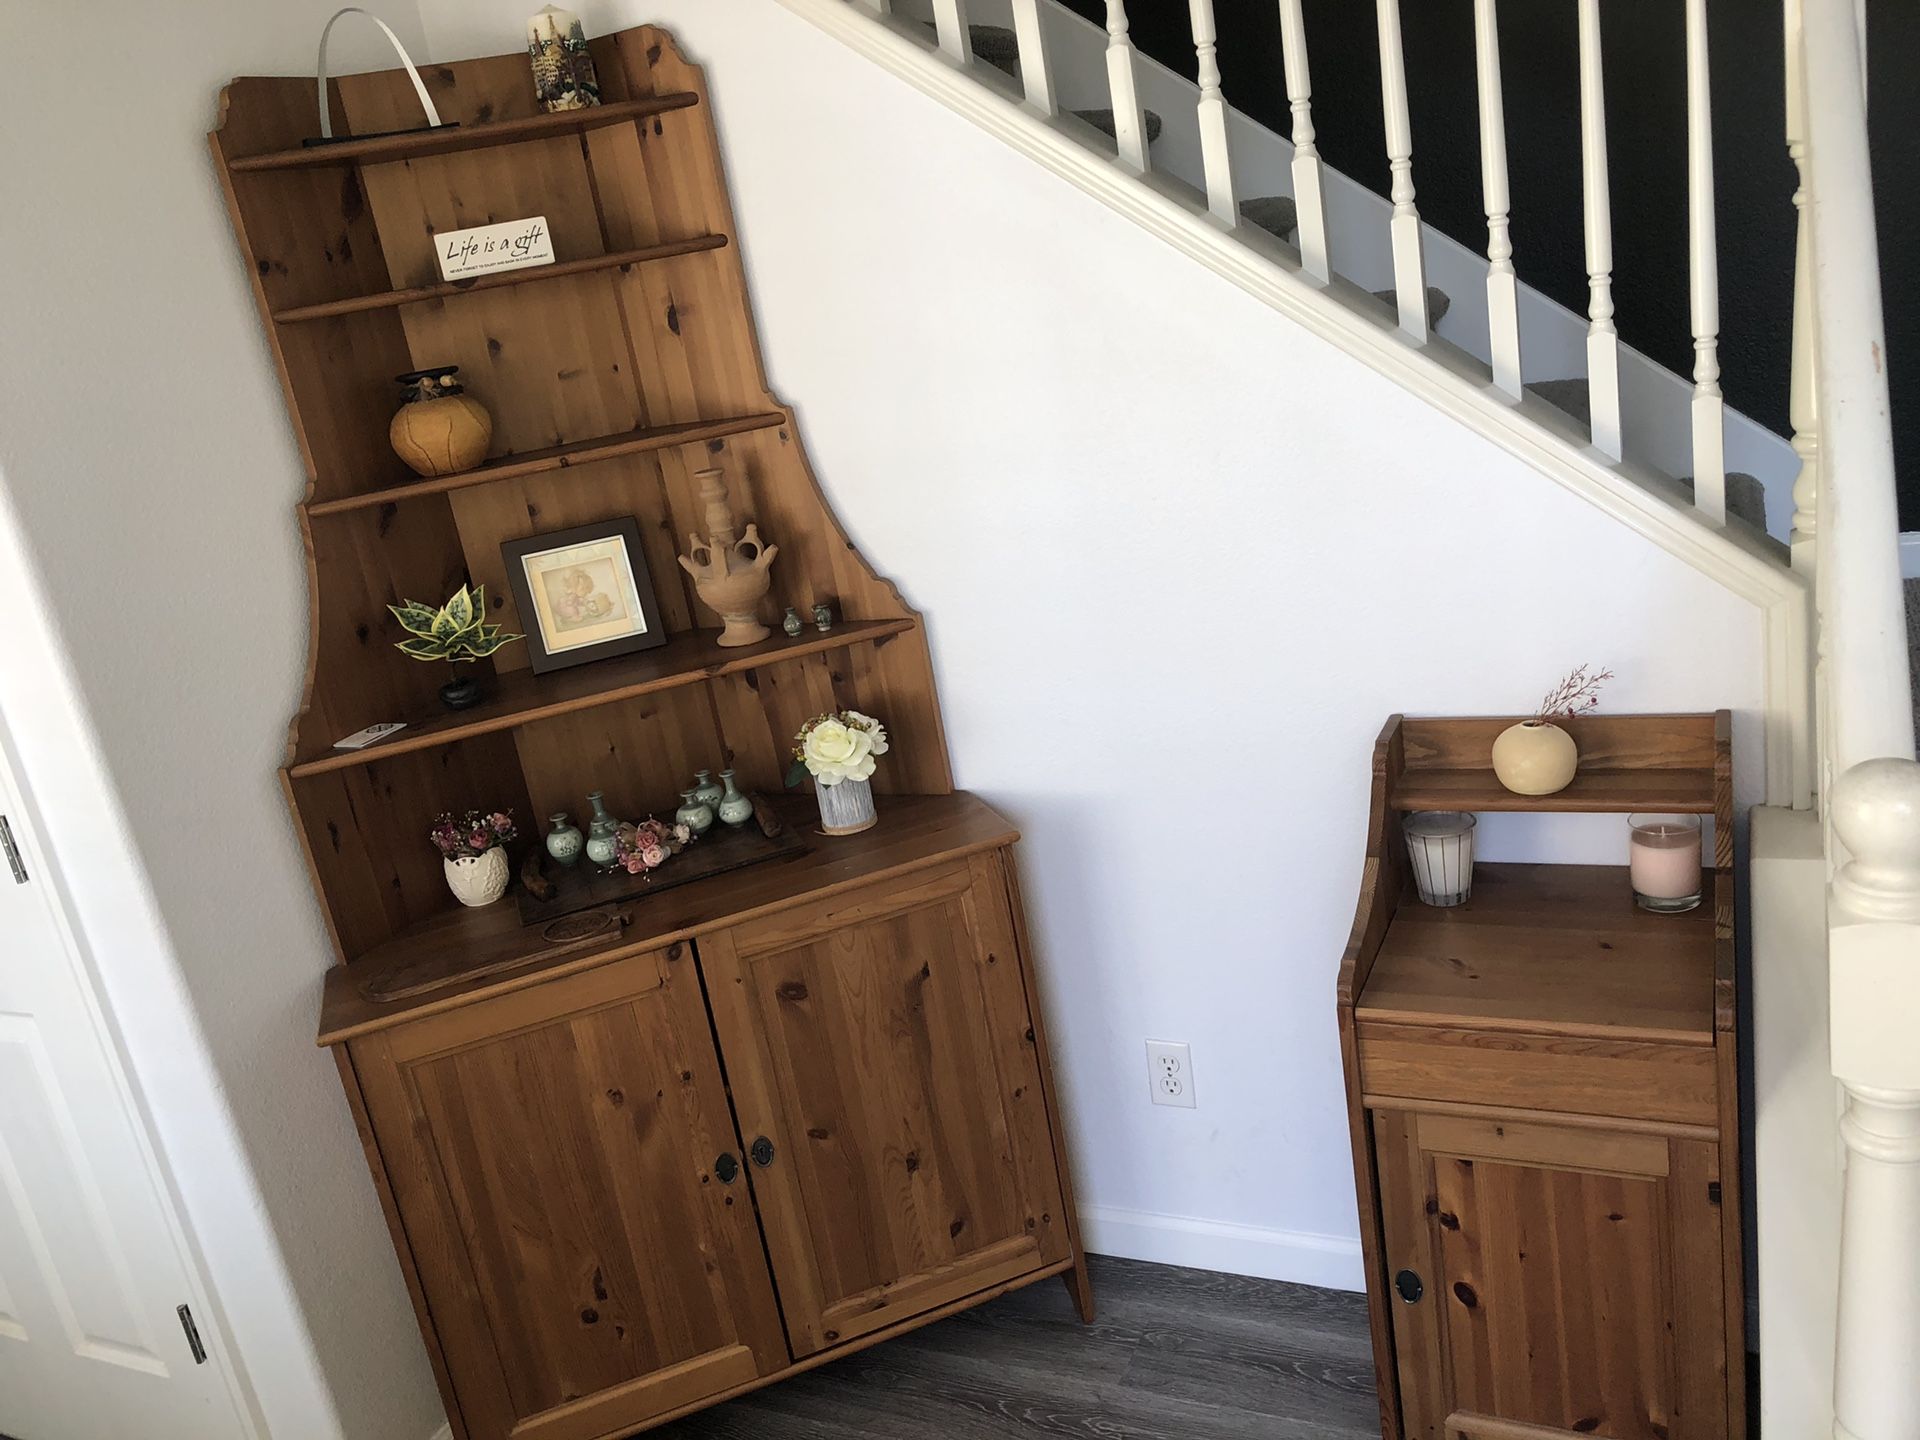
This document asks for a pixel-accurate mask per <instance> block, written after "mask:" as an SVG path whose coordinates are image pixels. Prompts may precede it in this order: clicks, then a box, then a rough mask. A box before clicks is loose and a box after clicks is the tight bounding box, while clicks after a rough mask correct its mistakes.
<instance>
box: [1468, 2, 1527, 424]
mask: <svg viewBox="0 0 1920 1440" xmlns="http://www.w3.org/2000/svg"><path fill="white" fill-rule="evenodd" d="M1473 40H1474V56H1475V60H1476V68H1477V72H1478V74H1479V78H1480V188H1481V190H1482V191H1484V192H1485V194H1486V205H1487V339H1488V342H1489V344H1490V345H1491V346H1492V350H1491V354H1492V356H1493V383H1494V386H1495V388H1496V389H1498V390H1500V391H1501V392H1502V393H1503V394H1506V395H1510V396H1512V397H1513V398H1514V399H1516V400H1518V399H1519V398H1520V387H1521V384H1522V380H1521V374H1520V292H1519V277H1518V276H1517V275H1515V274H1514V269H1513V236H1512V234H1511V232H1510V216H1511V212H1512V209H1513V202H1512V200H1511V199H1510V198H1509V196H1508V194H1507V112H1506V105H1505V101H1504V100H1503V98H1502V96H1501V92H1500V21H1499V16H1498V14H1497V13H1496V11H1495V9H1494V0H1473Z"/></svg>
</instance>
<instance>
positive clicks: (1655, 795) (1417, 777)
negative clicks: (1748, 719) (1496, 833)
mask: <svg viewBox="0 0 1920 1440" xmlns="http://www.w3.org/2000/svg"><path fill="white" fill-rule="evenodd" d="M1390 799H1391V803H1392V805H1393V808H1394V809H1396V810H1535V811H1561V812H1573V813H1585V814H1627V813H1629V812H1633V811H1643V810H1644V811H1650V812H1655V813H1673V814H1682V815H1711V814H1712V813H1713V771H1711V770H1604V769H1593V770H1585V769H1583V770H1581V771H1580V772H1579V773H1578V774H1576V775H1575V776H1574V778H1573V783H1572V784H1571V785H1569V786H1567V788H1566V789H1564V790H1560V791H1557V792H1555V793H1554V794H1552V795H1516V794H1514V793H1513V792H1512V791H1511V790H1509V789H1507V788H1506V787H1505V786H1504V785H1502V784H1501V783H1500V782H1499V781H1498V780H1496V779H1495V778H1494V775H1493V770H1492V769H1491V767H1489V768H1488V769H1485V770H1464V769H1463V770H1408V771H1406V772H1405V773H1404V774H1402V775H1401V776H1400V778H1399V779H1398V780H1397V781H1396V782H1395V783H1394V786H1393V792H1392V795H1391V797H1390Z"/></svg>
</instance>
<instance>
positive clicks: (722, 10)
mask: <svg viewBox="0 0 1920 1440" xmlns="http://www.w3.org/2000/svg"><path fill="white" fill-rule="evenodd" d="M522 8H523V7H521V6H519V5H518V4H516V3H509V0H426V3H425V4H424V5H423V7H422V15H423V19H424V22H425V25H426V29H427V34H428V39H429V44H430V48H431V51H432V53H433V55H434V57H435V58H436V59H457V58H460V57H462V56H467V55H475V54H483V53H489V52H494V51H498V50H500V49H502V48H504V46H506V45H507V44H508V43H510V42H511V39H512V36H513V35H514V33H515V27H516V26H517V24H518V20H519V16H520V11H521V9H522ZM582 13H583V14H584V16H585V17H586V18H587V20H588V22H589V27H590V29H592V30H594V31H595V32H599V31H604V30H606V29H610V28H615V27H617V26H620V25H626V24H637V23H641V22H644V21H658V22H659V23H662V24H665V25H668V26H670V27H672V28H673V29H674V30H675V31H676V33H677V34H678V35H679V36H680V39H681V41H682V43H683V46H684V47H685V48H686V50H687V51H688V52H689V54H691V55H692V56H693V57H694V58H695V59H697V60H699V61H702V62H704V63H706V64H707V65H708V66H709V72H708V78H709V81H710V82H711V84H712V86H713V89H714V100H715V109H716V114H717V118H718V121H719V126H720V131H721V139H722V143H723V146H724V149H725V155H726V161H727V165H728V170H729V176H730V180H731V183H732V186H733V190H734V198H735V204H736V208H737V211H738V217H739V223H740V229H741V236H742V239H741V249H742V252H743V254H744V258H745V261H746V264H747V268H748V274H749V278H750V280H751V283H752V286H753V295H754V299H755V302H756V304H757V305H758V307H759V309H758V313H759V320H760V332H761V338H762V341H763V343H764V345H765V347H766V353H767V360H768V366H769V369H770V371H771V374H772V377H773V382H774V385H775V387H776V388H777V389H778V390H779V391H780V393H781V394H782V395H783V396H785V397H787V398H789V399H791V400H792V401H793V402H794V403H795V404H796V405H797V406H798V407H799V414H800V422H801V425H802V428H803V430H804V433H805V437H806V441H807V444H808V447H809V450H810V452H811V454H812V456H813V459H814V461H815V464H816V466H817V468H818V469H819V472H820V475H821V479H822V481H823V482H824V484H825V486H826V488H827V491H828V493H829V495H830V496H831V497H832V499H833V501H834V503H835V505H836V507H837V508H838V510H839V512H840V514H841V515H842V517H843V518H844V519H845V520H846V522H847V523H848V525H849V526H850V528H851V529H852V531H853V533H854V534H855V536H856V538H857V540H858V541H859V543H860V545H861V548H862V549H863V550H864V551H865V553H866V554H867V555H868V556H870V557H871V558H872V559H873V560H874V562H875V563H876V564H877V565H878V566H879V567H880V568H881V569H882V570H884V571H886V572H887V573H889V574H891V575H893V576H896V577H898V578H899V580H900V581H901V584H902V587H903V590H904V592H905V593H906V595H907V597H908V599H909V600H910V601H911V602H912V603H914V604H915V605H917V606H919V607H921V608H922V609H923V610H924V611H925V612H926V614H927V616H928V621H929V626H930V631H931V636H932V642H933V649H934V658H935V663H936V664H937V665H938V667H939V676H940V687H941V697H942V700H943V702H944V705H945V709H946V716H947V723H948V735H949V739H950V741H951V744H952V747H953V751H954V760H955V764H956V767H957V770H958V774H959V779H960V782H961V783H962V784H964V785H966V786H968V787H970V788H973V789H976V790H979V791H981V792H982V793H983V794H985V795H986V796H987V797H988V798H990V799H991V800H993V801H994V802H995V803H996V804H998V805H1000V806H1001V807H1003V808H1004V809H1005V810H1006V811H1007V812H1008V813H1009V814H1010V815H1011V816H1012V817H1013V818H1014V819H1016V820H1017V821H1018V822H1019V823H1020V825H1021V826H1022V828H1023V829H1024V831H1025V834H1026V837H1027V839H1026V844H1025V845H1024V847H1023V853H1024V856H1025V861H1024V868H1025V875H1026V890H1027V900H1028V903H1029V905H1030V906H1031V908H1032V910H1033V912H1034V916H1033V918H1034V921H1035V923H1036V926H1037V944H1038V946H1039V949H1040V951H1041V957H1042V961H1043V963H1044V965H1045V973H1046V988H1047V992H1048V997H1049V1001H1050V1024H1051V1026H1052V1029H1053V1033H1054V1037H1055V1045H1056V1049H1057V1051H1058V1055H1057V1060H1058V1062H1059V1064H1060V1066H1061V1068H1062V1070H1063V1072H1064V1073H1063V1077H1062V1079H1063V1086H1064V1089H1065V1091H1066V1096H1067V1103H1068V1112H1069V1121H1070V1124H1071V1126H1072V1129H1073V1140H1074V1151H1075V1155H1076V1158H1077V1161H1078V1172H1079V1185H1080V1199H1081V1202H1082V1205H1083V1207H1084V1208H1087V1209H1088V1210H1089V1211H1090V1212H1091V1216H1092V1218H1093V1220H1094V1225H1093V1227H1092V1232H1091V1233H1092V1237H1093V1240H1094V1243H1095V1244H1096V1245H1098V1246H1102V1247H1105V1248H1111V1249H1117V1250H1118V1251H1119V1252H1120V1253H1131V1254H1143V1255H1149V1256H1190V1257H1195V1258H1205V1259H1207V1260H1210V1261H1212V1262H1215V1263H1222V1264H1231V1265H1233V1266H1236V1267H1239V1268H1244V1269H1248V1270H1256V1271H1261V1272H1263V1273H1269V1274H1279V1275H1285V1276H1289V1277H1291V1278H1299V1279H1310V1280H1318V1281H1323V1282H1329V1283H1356V1282H1357V1280H1358V1264H1357V1260H1356V1259H1355V1256H1354V1250H1353V1244H1352V1237H1353V1236H1354V1234H1355V1232H1356V1222H1355V1218H1354V1202H1353V1198H1352V1184H1351V1178H1350V1175H1351V1172H1350V1170H1349V1167H1348V1159H1347V1153H1348V1152H1347V1136H1346V1129H1345V1120H1344V1111H1343V1109H1342V1102H1341V1095H1340V1080H1339V1071H1338V1067H1337V1044H1336V1038H1335V1032H1334V1024H1333V979H1334V971H1335V969H1336V967H1337V964H1338V961H1339V956H1340V952H1341V949H1342V948H1343V946H1344V944H1345V941H1346V934H1347V929H1348V927H1349V925H1350V924H1351V921H1352V915H1353V906H1354V901H1355V887H1356V885H1357V883H1358V880H1359V869H1360V855H1361V850H1362V843H1363V826H1364V808H1365V802H1366V783H1367V776H1368V761H1369V751H1370V747H1371V745H1372V742H1373V739H1374V736H1375V735H1376V734H1377V733H1378V731H1379V728H1380V725H1381V723H1382V721H1383V720H1384V718H1385V717H1386V715H1387V714H1388V713H1389V712H1390V711H1392V710H1395V709H1405V710H1410V711H1426V712H1439V713H1445V712H1453V711H1460V712H1475V711H1486V710H1500V709H1507V708H1515V707H1521V708H1524V707H1527V706H1530V705H1531V704H1532V703H1533V702H1534V701H1535V700H1536V699H1537V697H1538V694H1539V693H1540V692H1542V691H1544V690H1545V689H1546V688H1547V686H1548V685H1549V684H1550V683H1551V682H1552V681H1553V680H1554V679H1556V678H1557V677H1558V675H1559V674H1560V673H1562V672H1563V671H1565V670H1566V669H1568V668H1569V667H1571V666H1572V665H1574V664H1575V663H1577V662H1579V661H1582V660H1594V661H1599V662H1603V663H1606V664H1609V665H1611V666H1613V668H1614V669H1616V670H1617V671H1619V672H1620V676H1621V679H1620V680H1619V682H1618V683H1617V684H1616V685H1615V686H1613V687H1612V690H1611V692H1610V694H1609V697H1608V698H1609V701H1610V703H1611V705H1612V706H1613V707H1615V708H1619V709H1655V708H1683V707H1712V706H1715V705H1731V706H1733V707H1734V708H1736V709H1738V710H1741V711H1743V712H1744V714H1743V715H1742V718H1741V722H1740V726H1739V732H1738V740H1739V756H1738V760H1739V763H1740V764H1741V765H1742V766H1743V767H1744V774H1745V776H1746V777H1747V778H1748V780H1749V781H1750V782H1752V783H1751V784H1750V786H1749V794H1750V795H1757V792H1758V788H1759V783H1758V782H1759V780H1760V752H1759V745H1758V742H1759V739H1760V736H1759V731H1758V721H1757V711H1758V707H1759V705H1760V703H1761V678H1760V639H1759V637H1760V628H1759V620H1758V616H1757V613H1756V612H1755V611H1754V610H1753V609H1752V608H1751V607H1750V606H1748V605H1747V604H1745V603H1744V602H1741V601H1738V600H1735V599H1733V598H1731V597H1730V596H1728V595H1727V594H1725V593H1724V592H1722V591H1720V590H1719V589H1717V588H1716V587H1715V586H1713V585H1712V584H1711V583H1709V582H1708V581H1706V580H1704V579H1702V578H1700V577H1699V576H1698V575H1697V574H1695V573H1694V572H1693V571H1691V570H1689V569H1687V568H1686V567H1684V566H1683V565H1681V564H1680V563H1678V562H1676V561H1674V560H1671V559H1669V558H1667V557H1666V556H1665V555H1663V554H1661V553H1659V552H1657V551H1655V550H1654V549H1653V548H1652V547H1651V546H1648V545H1646V544H1644V543H1641V542H1639V541H1637V540H1635V539H1633V538H1632V537H1630V536H1628V535H1627V534H1626V533H1625V532H1624V531H1623V530H1621V529H1619V528H1618V527H1616V526H1614V525H1613V524H1611V523H1610V522H1608V521H1606V520H1605V519H1603V518H1602V517H1601V516H1600V515H1599V514H1598V513H1597V512H1595V511H1593V510H1591V509H1589V508H1587V507H1586V506H1584V505H1583V504H1582V503H1581V502H1579V501H1577V500H1575V499H1573V498H1571V497H1570V496H1569V495H1567V494H1566V493H1565V492H1564V491H1561V490H1560V489H1558V488H1557V487H1556V486H1554V485H1552V484H1550V483H1549V482H1547V481H1546V480H1544V479H1543V478H1541V477H1540V476H1539V475H1537V474H1535V473H1533V472H1532V471H1530V470H1529V469H1527V468H1526V467H1525V466H1523V465H1521V464H1520V463H1518V462H1517V461H1514V460H1512V459H1510V458H1509V457H1507V456H1506V455H1504V454H1502V453H1500V452H1499V451H1497V450H1496V449H1495V448H1494V447H1493V446H1492V445H1490V444H1488V443H1487V442H1485V441H1483V440H1481V439H1479V438H1477V437H1475V436H1473V435H1470V434H1469V433H1467V432H1466V431H1465V430H1463V429H1462V428H1461V427H1459V426H1457V425H1455V424H1452V423H1450V422H1449V421H1447V420H1446V419H1445V418H1443V417H1442V416H1441V415H1440V414H1439V413H1438V412H1437V411H1434V410H1432V409H1429V408H1428V407H1427V406H1425V405H1424V404H1422V403H1420V402H1418V401H1416V400H1414V399H1412V398H1410V397H1409V396H1408V395H1406V394H1405V393H1404V392H1402V391H1400V390H1398V389H1397V388H1395V387H1394V386H1392V385H1391V384H1390V383H1388V382H1387V381H1386V380H1384V379H1382V378H1381V377H1380V376H1378V375H1377V374H1375V373H1374V372H1373V371H1371V370H1369V369H1367V368H1366V367H1365V366H1363V365H1361V364H1359V363H1358V362H1356V361H1353V360H1351V359H1349V358H1348V357H1347V356H1346V355H1344V354H1343V353H1341V352H1340V351H1338V350H1336V349H1334V348H1332V347H1331V346H1329V345H1327V344H1325V343H1322V342H1320V341H1317V340H1314V339H1311V338H1309V337H1307V336H1305V335H1303V334H1301V333H1299V332H1298V331H1296V330H1294V329H1293V328H1292V327H1290V326H1289V325H1288V324H1287V323H1286V322H1285V321H1284V320H1282V319H1280V318H1279V317H1277V316H1275V315H1274V314H1273V313H1272V312H1271V311H1270V310H1268V309H1266V308H1265V307H1264V306H1262V305H1261V304H1259V303H1258V302H1256V301H1254V300H1252V299H1251V298H1250V297H1248V296H1247V295H1245V294H1244V293H1243V292H1241V291H1239V290H1238V289H1235V288H1234V287H1232V286H1231V285H1229V284H1227V283H1226V282H1225V281H1223V280H1220V279H1218V278H1217V277H1215V276H1213V275H1212V274H1211V273H1208V272H1203V271H1202V270H1201V269H1200V268H1199V267H1197V266H1194V265H1192V264H1191V263H1190V262H1188V261H1185V260H1183V259H1182V258H1180V257H1179V256H1177V255H1176V254H1175V253H1174V252H1173V251H1171V250H1170V249H1167V248H1165V247H1164V246H1162V245H1160V244H1159V243H1158V242H1156V241H1154V240H1152V239H1151V238H1149V237H1148V236H1146V235H1145V234H1144V233H1143V232H1141V231H1140V230H1138V229H1137V228H1135V227H1133V226H1131V225H1129V224H1128V223H1127V222H1126V221H1124V220H1122V219H1121V218H1119V217H1118V216H1116V215H1115V214H1113V213H1112V212H1110V211H1109V210H1107V209H1106V208H1105V207H1103V206H1102V205H1100V204H1098V203H1097V202H1095V201H1094V200H1092V199H1090V198H1088V197H1087V196H1085V195H1084V194H1082V193H1081V192H1079V191H1078V190H1076V189H1074V188H1073V187H1071V186H1070V185H1068V184H1066V183H1065V182H1064V181H1061V180H1058V179H1056V178H1054V177H1052V176H1050V175H1048V174H1046V173H1044V172H1043V171H1041V170H1040V169H1039V168H1038V167H1036V166H1034V165H1032V164H1030V163H1028V162H1026V161H1024V160H1022V159H1020V158H1019V157H1018V156H1016V155H1015V154H1014V153H1013V152H1012V151H1010V150H1009V149H1007V148H1006V147H1005V146H1003V145H1002V144H1000V142H998V141H996V140H994V139H992V138H990V137H988V136H987V135H986V134H984V133H983V132H981V131H979V130H977V129H975V128H974V127H972V126H971V125H969V124H968V123H967V122H965V121H964V120H962V119H960V118H958V117H957V116H955V115H953V114H952V113H950V112H948V111H947V110H945V109H943V108H942V107H940V106H939V105H937V104H936V103H935V102H933V101H932V100H929V99H927V98H925V97H923V96H922V95H920V94H919V93H917V92H915V91H912V90H910V89H909V88H908V87H907V86H906V85H904V84H903V83H901V82H898V81H895V80H893V79H891V78H889V77H887V76H886V75H885V74H884V73H882V72H881V71H880V70H879V69H877V68H876V67H874V66H872V65H871V64H869V63H868V62H866V61H864V60H861V59H859V58H858V57H856V56H855V55H853V54H852V53H851V52H849V51H848V50H846V49H845V48H844V47H842V46H840V45H838V44H837V42H834V41H832V40H830V39H828V38H827V37H825V36H823V35H822V34H820V33H819V32H818V31H816V30H814V29H813V28H812V27H810V26H808V25H806V24H805V23H804V22H802V21H800V20H798V19H796V18H795V17H793V16H792V15H791V14H789V13H788V12H786V11H784V10H783V9H781V8H780V7H779V6H777V5H775V4H773V3H771V0H725V3H721V4H715V3H713V0H648V3H647V4H645V5H641V4H638V3H626V0H619V3H602V4H598V5H588V6H586V7H584V8H583V12H582ZM1487 828H1488V839H1489V841H1490V843H1491V844H1492V846H1493V848H1494V849H1495V851H1496V852H1498V851H1499V850H1500V849H1502V848H1503V847H1504V848H1507V849H1509V850H1510V849H1512V848H1514V847H1515V846H1517V845H1519V844H1520V843H1522V842H1521V838H1520V837H1519V836H1518V835H1517V833H1516V827H1515V826H1513V825H1511V824H1505V825H1501V824H1495V825H1489V826H1488V827H1487ZM1615 841H1617V835H1616V834H1615V826H1614V823H1613V822H1611V821H1608V822H1605V823H1604V824H1602V825H1601V826H1599V827H1598V828H1597V829H1596V827H1594V826H1575V827H1567V828H1566V829H1565V830H1563V831H1562V834H1561V843H1562V845H1563V846H1566V847H1571V848H1570V849H1563V850H1562V852H1561V853H1563V854H1567V855H1573V854H1575V853H1579V854H1585V855H1591V854H1594V853H1595V851H1594V849H1593V848H1592V847H1594V846H1595V845H1598V846H1599V847H1600V849H1601V850H1602V851H1603V852H1605V854H1604V858H1609V859H1611V858H1615V855H1614V853H1613V851H1612V850H1611V849H1609V847H1610V846H1612V845H1613V843H1614V842H1615ZM1148 1036H1155V1037H1158V1038H1164V1039H1174V1040H1187V1041H1189V1042H1191V1044H1192V1045H1193V1053H1194V1069H1195V1076H1196V1084H1197V1092H1198V1097H1199V1107H1198V1108H1197V1109H1196V1110H1193V1111H1183V1110H1167V1109H1155V1108H1153V1107H1151V1106H1150V1105H1149V1104H1148V1102H1147V1082H1146V1066H1145V1054H1144V1050H1143V1042H1144V1040H1145V1039H1146V1038H1147V1037H1148ZM1169 1217H1171V1218H1169Z"/></svg>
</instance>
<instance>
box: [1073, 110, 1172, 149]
mask: <svg viewBox="0 0 1920 1440" xmlns="http://www.w3.org/2000/svg"><path fill="white" fill-rule="evenodd" d="M1073 113H1074V114H1076V115H1078V116H1079V117H1080V118H1081V119H1082V120H1084V121H1086V122H1087V124H1089V125H1091V126H1093V128H1094V129H1096V130H1098V131H1099V132H1100V133H1101V134H1102V135H1105V136H1107V137H1108V138H1109V139H1111V138H1113V135H1114V128H1113V110H1112V107H1108V108H1107V109H1104V110H1076V111H1074V112H1073ZM1165 124H1166V122H1165V121H1163V120H1162V119H1161V118H1160V112H1159V111H1158V110H1149V111H1147V143H1148V144H1149V145H1151V144H1153V142H1154V141H1156V140H1158V139H1159V138H1160V131H1161V130H1162V129H1163V128H1164V127H1165Z"/></svg>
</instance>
